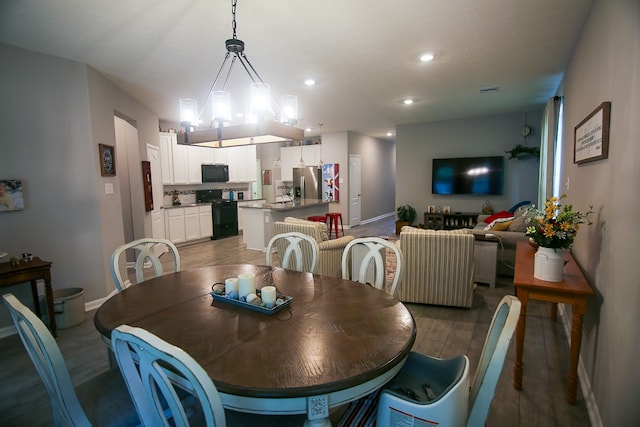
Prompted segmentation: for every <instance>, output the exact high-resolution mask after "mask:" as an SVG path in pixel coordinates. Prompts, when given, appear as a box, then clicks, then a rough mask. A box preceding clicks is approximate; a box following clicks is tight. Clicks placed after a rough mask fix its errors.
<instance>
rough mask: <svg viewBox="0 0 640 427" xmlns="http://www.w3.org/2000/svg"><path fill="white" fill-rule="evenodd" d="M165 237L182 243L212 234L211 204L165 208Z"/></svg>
mask: <svg viewBox="0 0 640 427" xmlns="http://www.w3.org/2000/svg"><path fill="white" fill-rule="evenodd" d="M165 224H166V230H167V238H168V239H169V240H171V241H172V242H173V243H176V244H177V243H184V242H189V241H193V240H199V239H205V238H209V237H211V236H213V221H212V218H211V205H200V206H187V207H184V208H170V209H165Z"/></svg>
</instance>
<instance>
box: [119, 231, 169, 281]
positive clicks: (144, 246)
mask: <svg viewBox="0 0 640 427" xmlns="http://www.w3.org/2000/svg"><path fill="white" fill-rule="evenodd" d="M127 250H133V251H135V253H136V261H135V272H136V283H140V282H142V281H144V280H145V278H144V268H145V265H147V263H151V266H152V267H153V272H154V275H155V276H156V277H157V276H162V275H163V274H164V269H163V267H162V262H161V261H160V258H159V256H158V255H157V252H161V254H164V253H165V252H167V251H168V252H170V253H171V255H172V257H173V268H174V271H175V272H178V271H180V254H179V253H178V249H177V248H176V245H174V244H173V242H171V241H170V240H166V239H156V238H152V237H145V238H142V239H138V240H134V241H133V242H129V243H126V244H124V245H122V246H120V247H118V248H117V249H116V250H115V251H113V254H111V275H112V277H113V281H114V282H115V284H116V287H117V291H118V292H122V291H123V290H124V289H125V288H127V287H128V286H130V281H129V279H128V278H123V277H122V274H121V272H120V262H121V261H120V258H121V256H122V254H125V255H126V252H127Z"/></svg>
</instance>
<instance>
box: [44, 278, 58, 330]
mask: <svg viewBox="0 0 640 427" xmlns="http://www.w3.org/2000/svg"><path fill="white" fill-rule="evenodd" d="M44 289H45V293H46V295H47V311H48V312H49V329H51V335H53V336H54V337H56V336H58V334H57V332H56V313H55V311H54V309H53V289H51V273H50V272H49V271H47V273H46V274H45V277H44Z"/></svg>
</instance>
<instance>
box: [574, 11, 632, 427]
mask: <svg viewBox="0 0 640 427" xmlns="http://www.w3.org/2000/svg"><path fill="white" fill-rule="evenodd" d="M564 97H565V113H564V122H565V128H564V131H563V137H564V146H563V151H562V153H563V161H562V167H563V173H562V179H561V182H562V183H565V182H566V179H567V178H570V188H569V189H566V187H563V190H562V191H563V192H565V193H567V195H568V203H572V204H573V205H574V207H575V208H576V209H580V210H582V209H585V208H586V207H587V206H588V205H591V204H592V205H593V206H594V211H595V212H596V216H595V218H593V219H594V224H593V225H592V226H588V227H584V226H583V227H582V228H581V230H580V233H579V234H578V236H577V238H576V241H575V245H574V249H573V252H574V254H575V256H576V259H577V261H578V263H579V265H580V266H581V267H582V268H583V270H584V272H585V274H586V276H587V278H588V280H589V282H590V284H591V286H592V287H593V289H594V291H595V293H596V295H595V296H594V297H593V298H591V299H590V300H589V303H588V307H587V314H586V316H585V320H584V328H583V329H584V334H583V341H582V352H581V357H582V360H583V362H584V367H585V369H586V372H587V374H588V381H589V382H590V384H591V389H592V391H593V393H594V395H595V400H596V402H597V408H596V409H597V410H598V411H599V415H600V418H601V419H602V424H603V425H605V426H631V425H639V424H640V406H639V405H638V395H639V394H640V369H639V368H638V362H637V358H638V354H640V334H639V333H638V325H640V279H639V278H640V263H639V262H638V259H639V258H638V257H639V254H640V239H639V238H640V233H639V232H638V212H640V194H639V193H638V184H639V183H640V168H639V167H638V165H640V146H639V144H638V139H639V138H640V121H639V120H638V118H639V117H640V2H638V1H637V0H597V1H596V3H595V5H594V8H593V10H592V13H591V16H590V18H589V20H588V22H587V24H586V25H585V28H584V30H583V33H582V35H581V36H580V39H579V42H578V44H577V46H576V49H575V51H574V53H573V55H572V58H571V60H570V62H569V65H568V67H567V71H566V74H565V79H564ZM603 101H611V131H610V135H609V137H610V148H609V157H608V158H607V159H605V160H599V161H596V162H591V163H585V164H582V165H579V166H578V165H575V164H573V132H574V127H575V126H576V125H577V124H578V123H580V122H581V121H582V120H583V119H584V118H585V117H587V115H589V114H590V113H591V112H592V111H593V110H594V109H595V108H596V107H597V106H598V105H600V103H601V102H603Z"/></svg>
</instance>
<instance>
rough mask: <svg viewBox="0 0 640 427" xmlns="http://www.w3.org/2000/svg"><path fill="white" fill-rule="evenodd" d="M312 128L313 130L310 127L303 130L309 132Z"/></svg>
mask: <svg viewBox="0 0 640 427" xmlns="http://www.w3.org/2000/svg"><path fill="white" fill-rule="evenodd" d="M312 130H313V129H311V128H306V129H305V130H304V131H305V132H311V131H312Z"/></svg>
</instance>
